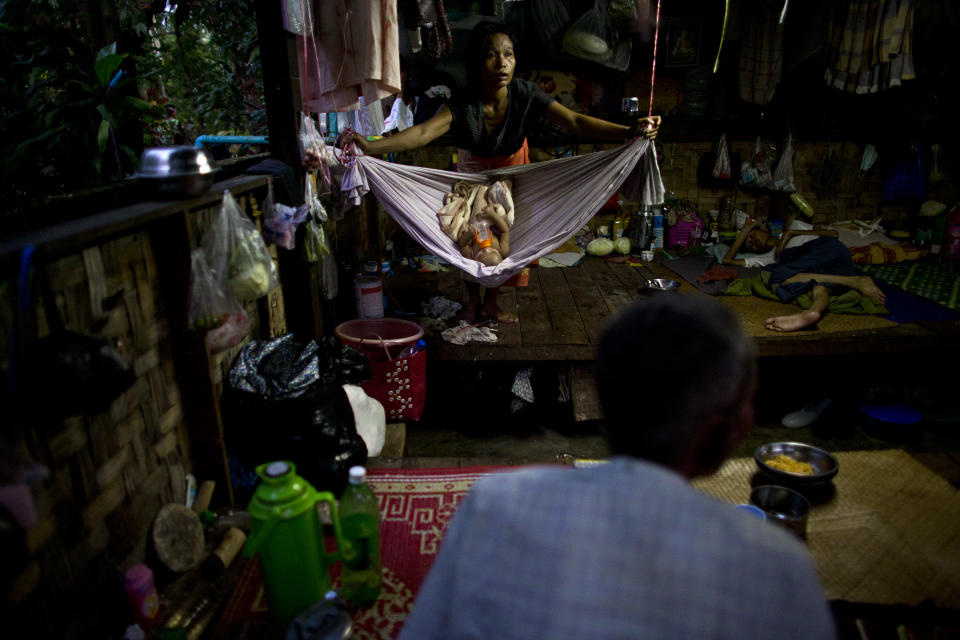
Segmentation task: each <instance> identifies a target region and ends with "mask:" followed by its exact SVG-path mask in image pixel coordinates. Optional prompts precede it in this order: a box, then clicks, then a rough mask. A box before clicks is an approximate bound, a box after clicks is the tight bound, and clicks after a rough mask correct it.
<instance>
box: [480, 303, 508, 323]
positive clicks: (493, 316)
mask: <svg viewBox="0 0 960 640" xmlns="http://www.w3.org/2000/svg"><path fill="white" fill-rule="evenodd" d="M480 315H481V316H483V317H484V318H488V319H490V320H496V321H497V322H501V323H503V324H513V323H514V322H516V321H517V316H516V315H514V314H512V313H509V312H507V311H504V310H503V309H501V308H500V307H494V308H493V309H492V310H491V309H487V308H486V307H484V308H483V309H482V310H481V311H480Z"/></svg>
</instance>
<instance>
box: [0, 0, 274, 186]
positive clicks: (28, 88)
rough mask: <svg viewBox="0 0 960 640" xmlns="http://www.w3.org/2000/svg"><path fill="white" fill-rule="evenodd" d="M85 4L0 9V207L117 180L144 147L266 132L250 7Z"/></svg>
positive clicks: (196, 0)
mask: <svg viewBox="0 0 960 640" xmlns="http://www.w3.org/2000/svg"><path fill="white" fill-rule="evenodd" d="M167 4H170V8H167V7H166V6H165V5H167ZM88 6H90V3H87V2H83V1H82V0H32V1H31V2H24V1H19V2H13V1H10V0H0V41H2V42H3V43H4V49H5V51H4V53H5V66H4V68H3V71H2V72H0V200H2V201H4V202H7V201H8V200H9V199H10V197H11V196H12V197H15V198H16V197H33V196H39V195H43V194H44V193H47V194H49V193H54V192H62V191H65V190H72V189H76V188H83V187H90V186H97V185H101V184H103V183H105V182H110V181H115V180H120V179H122V178H124V177H125V176H128V175H130V174H131V173H133V172H134V171H135V170H136V168H137V163H138V159H139V155H140V152H141V151H142V150H143V148H144V147H146V146H160V145H171V144H185V143H186V144H188V143H190V142H191V141H192V139H193V138H194V137H196V136H197V135H200V134H204V133H237V134H248V133H249V134H263V133H265V125H264V120H265V118H264V117H263V115H262V111H263V110H262V107H261V105H262V98H261V94H262V90H261V88H260V87H261V82H260V75H261V72H260V60H259V51H258V48H257V33H256V22H255V11H254V3H253V1H252V0H230V1H229V2H225V1H220V0H191V1H189V2H180V3H179V4H175V3H165V2H144V1H143V0H102V1H101V2H100V3H99V5H98V6H99V8H100V9H102V12H98V13H97V14H96V15H92V14H88V13H84V11H83V9H84V8H85V7H88Z"/></svg>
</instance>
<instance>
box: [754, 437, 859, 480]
mask: <svg viewBox="0 0 960 640" xmlns="http://www.w3.org/2000/svg"><path fill="white" fill-rule="evenodd" d="M781 453H782V454H784V455H787V456H790V457H791V458H793V459H794V460H796V461H798V462H806V463H807V464H809V465H810V466H811V467H813V474H802V473H792V472H790V471H783V470H782V469H776V468H774V467H771V466H770V465H768V464H767V461H769V460H773V459H774V458H776V457H777V456H778V455H780V454H781ZM753 459H754V460H755V461H756V463H757V468H758V469H760V471H762V472H763V473H765V474H767V475H768V476H770V477H772V478H776V479H777V480H778V481H780V482H783V483H785V484H793V485H806V484H819V483H822V482H829V481H830V480H831V479H833V477H834V476H835V475H837V471H839V470H840V465H839V464H838V463H837V459H836V458H834V457H833V456H832V455H831V454H829V453H827V452H826V451H824V450H823V449H818V448H817V447H814V446H811V445H809V444H803V443H802V442H770V443H768V444H764V445H761V446H759V447H757V450H756V451H754V452H753Z"/></svg>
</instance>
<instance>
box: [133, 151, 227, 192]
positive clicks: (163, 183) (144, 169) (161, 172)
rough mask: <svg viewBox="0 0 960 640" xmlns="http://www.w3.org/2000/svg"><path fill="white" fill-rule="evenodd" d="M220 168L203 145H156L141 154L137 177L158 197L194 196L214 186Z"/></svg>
mask: <svg viewBox="0 0 960 640" xmlns="http://www.w3.org/2000/svg"><path fill="white" fill-rule="evenodd" d="M217 171H219V169H218V168H217V167H216V166H215V165H214V160H213V156H212V155H211V154H210V152H209V151H208V150H207V149H205V148H203V147H190V146H185V145H184V146H179V147H153V148H150V149H146V150H145V151H144V152H143V154H142V155H141V156H140V171H139V172H138V173H137V174H136V175H135V176H134V177H135V178H137V179H138V180H139V181H140V182H141V183H143V184H145V185H147V186H148V187H149V189H150V191H151V193H152V195H154V196H156V197H158V198H171V199H172V198H191V197H193V196H198V195H200V194H202V193H206V191H207V190H208V189H209V188H210V185H212V184H213V178H214V175H215V174H216V172H217Z"/></svg>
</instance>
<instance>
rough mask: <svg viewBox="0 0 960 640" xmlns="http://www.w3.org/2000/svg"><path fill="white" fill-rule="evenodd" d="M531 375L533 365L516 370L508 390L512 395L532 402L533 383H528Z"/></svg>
mask: <svg viewBox="0 0 960 640" xmlns="http://www.w3.org/2000/svg"><path fill="white" fill-rule="evenodd" d="M531 376H533V367H527V368H526V369H521V370H520V371H517V375H516V376H514V378H513V386H512V387H511V388H510V392H511V393H513V395H515V396H517V397H518V398H520V399H521V400H525V401H527V402H530V403H532V402H533V385H532V384H531V383H530V378H531Z"/></svg>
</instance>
